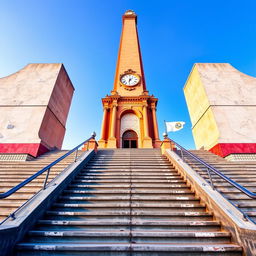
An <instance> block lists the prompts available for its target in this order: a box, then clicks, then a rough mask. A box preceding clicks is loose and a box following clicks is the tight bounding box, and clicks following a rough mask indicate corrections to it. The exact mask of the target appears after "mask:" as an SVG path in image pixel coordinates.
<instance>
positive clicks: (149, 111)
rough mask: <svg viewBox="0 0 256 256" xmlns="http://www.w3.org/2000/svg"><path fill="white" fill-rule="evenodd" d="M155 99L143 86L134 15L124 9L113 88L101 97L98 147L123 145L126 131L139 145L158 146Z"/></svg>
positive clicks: (146, 146) (139, 146)
mask: <svg viewBox="0 0 256 256" xmlns="http://www.w3.org/2000/svg"><path fill="white" fill-rule="evenodd" d="M157 101H158V99H157V98H155V97H154V96H153V95H152V96H149V93H148V91H147V90H146V84H145V77H144V72H143V65H142V58H141V52H140V45H139V39H138V32H137V16H136V14H135V13H134V12H133V11H127V12H126V13H125V14H124V15H123V27H122V34H121V39H120V46H119V52H118V59H117V65H116V73H115V79H114V86H113V90H112V91H111V95H107V96H106V97H105V98H103V99H102V104H103V119H102V128H101V138H100V140H99V142H98V143H99V147H100V148H122V147H124V141H123V140H124V139H123V138H124V137H123V136H124V134H125V133H126V132H127V131H131V132H132V133H134V134H136V135H137V143H136V147H138V148H158V147H160V144H161V141H160V140H159V133H158V124H157V117H156V107H157ZM134 147H135V146H134Z"/></svg>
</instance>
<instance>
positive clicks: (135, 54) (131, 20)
mask: <svg viewBox="0 0 256 256" xmlns="http://www.w3.org/2000/svg"><path fill="white" fill-rule="evenodd" d="M122 20H123V26H122V33H121V38H120V45H119V51H118V58H117V64H116V72H115V79H114V88H113V92H114V94H115V93H118V94H120V95H127V90H125V89H127V88H124V86H122V84H120V77H121V76H122V75H124V74H125V73H136V74H137V75H138V78H139V80H140V83H139V84H138V86H137V88H136V90H135V91H134V92H131V93H130V94H133V95H134V96H135V95H136V96H137V95H141V94H143V92H145V91H146V85H145V78H144V71H143V64H142V57H141V51H140V43H139V37H138V31H137V15H136V13H135V12H134V11H132V10H128V11H126V12H125V13H124V15H123V17H122Z"/></svg>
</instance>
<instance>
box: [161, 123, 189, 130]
mask: <svg viewBox="0 0 256 256" xmlns="http://www.w3.org/2000/svg"><path fill="white" fill-rule="evenodd" d="M184 124H185V122H165V125H166V131H167V132H176V131H179V130H181V129H182V128H183V126H184Z"/></svg>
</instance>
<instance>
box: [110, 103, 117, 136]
mask: <svg viewBox="0 0 256 256" xmlns="http://www.w3.org/2000/svg"><path fill="white" fill-rule="evenodd" d="M115 134H116V105H113V108H112V119H111V132H110V138H115Z"/></svg>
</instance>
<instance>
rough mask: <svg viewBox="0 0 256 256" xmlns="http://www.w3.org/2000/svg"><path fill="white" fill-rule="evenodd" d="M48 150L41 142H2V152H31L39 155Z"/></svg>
mask: <svg viewBox="0 0 256 256" xmlns="http://www.w3.org/2000/svg"><path fill="white" fill-rule="evenodd" d="M48 151H49V149H48V148H47V147H45V146H44V145H43V144H41V143H0V153H9V154H30V155H31V156H34V157H37V156H39V155H42V154H44V153H46V152H48Z"/></svg>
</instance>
